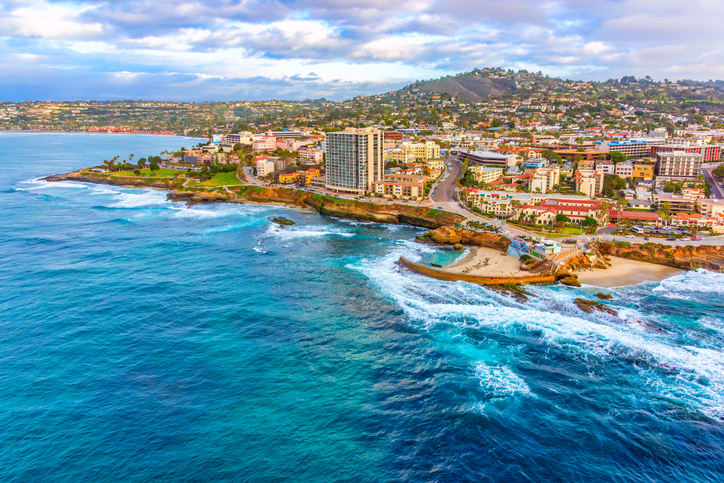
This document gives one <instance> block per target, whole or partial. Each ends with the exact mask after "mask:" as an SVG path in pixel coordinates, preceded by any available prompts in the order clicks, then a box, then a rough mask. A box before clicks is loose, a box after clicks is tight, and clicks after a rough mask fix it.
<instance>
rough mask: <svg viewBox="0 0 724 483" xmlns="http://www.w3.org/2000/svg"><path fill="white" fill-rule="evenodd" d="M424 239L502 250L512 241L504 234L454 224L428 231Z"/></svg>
mask: <svg viewBox="0 0 724 483" xmlns="http://www.w3.org/2000/svg"><path fill="white" fill-rule="evenodd" d="M423 238H424V239H427V240H431V241H434V242H435V243H438V244H442V245H455V244H461V245H468V246H476V247H485V248H494V249H496V250H500V251H503V252H505V251H507V250H508V247H509V246H510V244H511V241H510V240H508V239H507V238H506V237H504V236H502V235H498V234H497V233H490V232H478V231H474V230H467V229H465V228H457V227H454V226H443V227H441V228H438V229H436V230H433V231H429V232H427V233H426V234H425V235H424V237H423Z"/></svg>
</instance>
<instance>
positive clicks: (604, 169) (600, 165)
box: [596, 160, 616, 175]
mask: <svg viewBox="0 0 724 483" xmlns="http://www.w3.org/2000/svg"><path fill="white" fill-rule="evenodd" d="M596 173H600V174H604V175H605V174H616V165H615V164H613V161H609V160H600V161H596Z"/></svg>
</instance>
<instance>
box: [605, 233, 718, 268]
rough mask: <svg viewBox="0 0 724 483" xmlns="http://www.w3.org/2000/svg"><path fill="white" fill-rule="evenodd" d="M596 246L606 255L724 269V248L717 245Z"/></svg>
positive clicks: (682, 266)
mask: <svg viewBox="0 0 724 483" xmlns="http://www.w3.org/2000/svg"><path fill="white" fill-rule="evenodd" d="M594 246H595V248H596V249H597V250H598V251H599V252H600V253H601V255H604V256H613V257H619V258H627V259H629V260H638V261H641V262H648V263H656V264H658V265H666V266H668V267H674V268H681V269H684V270H696V269H699V268H705V269H707V270H712V271H717V272H721V271H722V270H724V249H722V248H723V247H721V246H717V245H699V246H680V247H671V246H667V245H661V244H658V243H644V244H643V245H635V244H629V243H623V242H609V241H604V242H596V243H595V245H594Z"/></svg>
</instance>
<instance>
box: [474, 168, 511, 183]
mask: <svg viewBox="0 0 724 483" xmlns="http://www.w3.org/2000/svg"><path fill="white" fill-rule="evenodd" d="M469 169H470V171H472V172H473V177H474V178H475V181H476V182H477V183H483V184H490V183H492V182H493V181H495V180H496V179H498V178H500V177H501V176H503V173H504V172H505V169H504V168H500V167H497V166H473V167H471V168H469Z"/></svg>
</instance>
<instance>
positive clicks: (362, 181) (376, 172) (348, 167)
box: [326, 127, 385, 194]
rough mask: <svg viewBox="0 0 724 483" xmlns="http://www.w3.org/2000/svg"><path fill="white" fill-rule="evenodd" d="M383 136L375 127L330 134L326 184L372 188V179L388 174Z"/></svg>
mask: <svg viewBox="0 0 724 483" xmlns="http://www.w3.org/2000/svg"><path fill="white" fill-rule="evenodd" d="M382 136H383V133H382V131H379V130H377V129H374V128H371V127H367V128H357V129H355V128H347V129H345V130H344V131H343V132H334V133H329V134H327V184H326V187H327V188H328V189H330V190H335V191H344V192H349V193H358V194H361V193H366V192H369V191H372V183H373V182H375V181H382V179H383V177H384V167H385V166H384V160H383V159H384V154H383V149H382V146H383V144H384V139H383V137H382Z"/></svg>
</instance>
